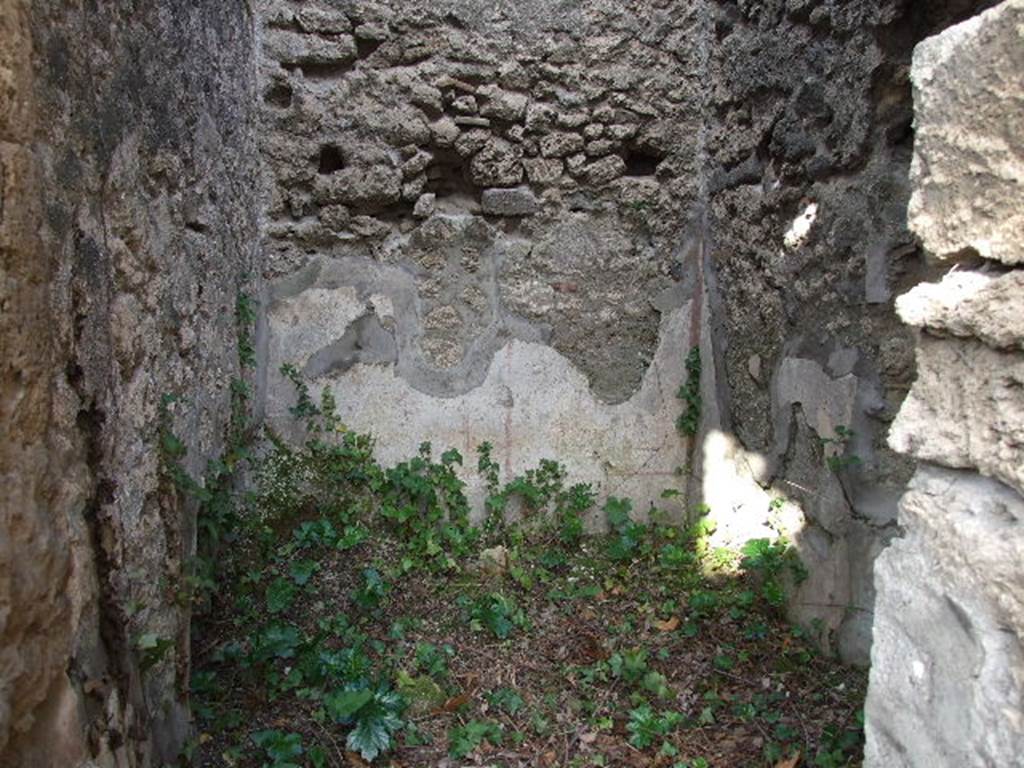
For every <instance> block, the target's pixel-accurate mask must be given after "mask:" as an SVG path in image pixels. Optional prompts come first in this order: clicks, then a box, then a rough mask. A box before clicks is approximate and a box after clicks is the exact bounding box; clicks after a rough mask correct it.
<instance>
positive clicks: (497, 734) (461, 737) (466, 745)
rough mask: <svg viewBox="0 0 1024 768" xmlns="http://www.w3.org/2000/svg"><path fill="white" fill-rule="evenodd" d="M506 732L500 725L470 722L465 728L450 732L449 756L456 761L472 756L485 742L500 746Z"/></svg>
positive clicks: (478, 721) (487, 722)
mask: <svg viewBox="0 0 1024 768" xmlns="http://www.w3.org/2000/svg"><path fill="white" fill-rule="evenodd" d="M503 738H504V732H503V731H502V729H501V726H500V725H497V724H496V723H492V722H489V721H482V720H470V721H469V722H468V723H466V724H465V725H464V726H461V727H459V728H452V729H451V730H450V731H449V732H448V754H449V755H451V756H452V757H454V758H455V759H456V760H461V759H462V758H464V757H466V756H468V755H470V754H472V753H473V752H474V751H475V750H476V749H477V747H479V746H480V745H481V744H483V743H484V742H488V743H490V744H493V745H500V744H501V742H502V740H503Z"/></svg>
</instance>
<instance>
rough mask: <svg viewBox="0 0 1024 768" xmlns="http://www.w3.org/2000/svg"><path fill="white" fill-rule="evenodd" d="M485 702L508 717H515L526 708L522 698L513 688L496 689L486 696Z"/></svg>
mask: <svg viewBox="0 0 1024 768" xmlns="http://www.w3.org/2000/svg"><path fill="white" fill-rule="evenodd" d="M487 701H488V702H489V703H490V704H491V706H492V707H495V708H496V709H500V710H501V711H502V712H505V713H506V714H509V715H515V714H516V713H517V712H519V710H521V709H522V708H523V707H524V706H526V702H524V701H523V697H522V696H520V695H519V693H518V692H517V691H516V690H514V689H513V688H498V689H497V690H495V691H492V692H491V693H489V694H487Z"/></svg>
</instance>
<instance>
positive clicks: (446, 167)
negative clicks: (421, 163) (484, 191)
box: [424, 152, 477, 199]
mask: <svg viewBox="0 0 1024 768" xmlns="http://www.w3.org/2000/svg"><path fill="white" fill-rule="evenodd" d="M426 176H427V184H426V186H425V187H424V191H425V192H430V193H433V194H435V195H437V197H438V199H440V198H443V197H453V196H460V197H462V196H465V197H468V198H471V199H475V198H476V196H477V190H476V187H474V186H473V183H472V182H471V181H470V180H469V179H468V178H467V176H466V165H465V162H464V161H463V160H462V158H461V157H459V156H458V155H457V154H456V153H454V152H452V153H435V155H434V161H433V162H432V163H431V164H430V165H429V166H427V169H426Z"/></svg>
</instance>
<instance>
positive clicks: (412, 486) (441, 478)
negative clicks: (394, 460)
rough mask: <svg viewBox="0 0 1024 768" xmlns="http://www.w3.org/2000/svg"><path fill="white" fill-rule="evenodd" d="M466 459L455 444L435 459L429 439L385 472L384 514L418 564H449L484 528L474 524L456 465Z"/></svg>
mask: <svg viewBox="0 0 1024 768" xmlns="http://www.w3.org/2000/svg"><path fill="white" fill-rule="evenodd" d="M461 463H462V456H461V455H460V454H459V452H458V451H456V450H454V449H451V450H449V451H446V452H445V453H444V454H442V456H441V462H440V463H434V462H433V461H432V459H431V446H430V443H423V444H422V445H421V446H420V452H419V455H418V456H416V457H415V458H413V459H411V460H410V461H407V462H402V463H401V464H398V465H397V466H395V467H393V468H391V469H389V470H387V472H386V473H385V483H384V486H383V489H382V490H383V494H382V503H381V516H382V517H383V518H384V520H385V521H386V522H387V524H388V525H389V527H390V528H391V530H392V531H393V532H394V533H395V534H396V535H397V537H398V538H399V539H401V540H402V541H404V542H405V545H406V550H407V552H408V554H409V555H410V557H411V558H412V562H413V563H415V562H422V563H424V564H426V565H428V566H430V567H432V568H434V569H447V568H450V567H452V566H453V565H454V562H455V561H454V558H455V557H460V556H463V555H466V554H468V553H469V552H470V551H471V550H472V547H473V546H474V544H475V543H476V541H477V540H478V539H479V531H478V530H477V529H476V528H474V527H472V526H471V525H470V524H469V503H468V501H467V500H466V496H465V493H464V492H463V490H464V488H465V483H463V482H462V481H461V480H459V478H458V477H457V475H456V474H455V470H454V469H453V465H454V464H461Z"/></svg>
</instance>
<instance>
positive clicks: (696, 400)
mask: <svg viewBox="0 0 1024 768" xmlns="http://www.w3.org/2000/svg"><path fill="white" fill-rule="evenodd" d="M700 373H701V362H700V347H693V348H692V349H691V350H690V353H689V354H688V355H687V356H686V381H685V383H683V385H682V386H681V387H679V392H678V393H677V394H676V397H678V398H679V399H680V400H682V401H683V412H682V413H681V414H679V416H678V418H677V419H676V428H677V429H678V430H679V431H680V433H682V434H683V435H686V436H687V437H693V436H694V435H696V434H697V430H698V429H700V414H701V409H702V404H701V396H700Z"/></svg>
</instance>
